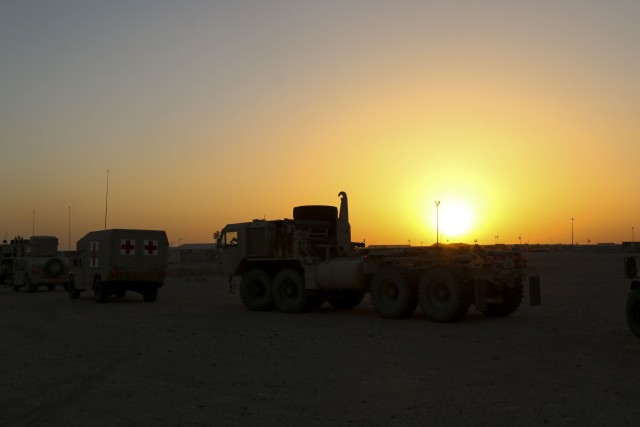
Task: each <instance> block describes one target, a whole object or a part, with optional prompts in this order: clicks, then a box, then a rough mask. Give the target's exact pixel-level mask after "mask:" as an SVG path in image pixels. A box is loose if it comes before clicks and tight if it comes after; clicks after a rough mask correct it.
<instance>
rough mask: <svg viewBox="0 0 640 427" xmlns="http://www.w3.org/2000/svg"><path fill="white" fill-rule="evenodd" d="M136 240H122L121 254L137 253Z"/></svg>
mask: <svg viewBox="0 0 640 427" xmlns="http://www.w3.org/2000/svg"><path fill="white" fill-rule="evenodd" d="M135 253H136V241H135V240H130V239H122V240H120V255H135Z"/></svg>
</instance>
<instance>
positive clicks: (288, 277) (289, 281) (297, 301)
mask: <svg viewBox="0 0 640 427" xmlns="http://www.w3.org/2000/svg"><path fill="white" fill-rule="evenodd" d="M273 300H274V301H275V303H276V307H278V309H279V310H281V311H284V312H285V313H300V312H302V311H304V310H305V309H306V308H307V295H306V291H305V288H304V278H303V277H302V274H300V273H298V272H297V271H295V270H292V269H290V268H287V269H284V270H282V271H281V272H280V273H278V274H277V275H276V277H275V279H273Z"/></svg>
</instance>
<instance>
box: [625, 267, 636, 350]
mask: <svg viewBox="0 0 640 427" xmlns="http://www.w3.org/2000/svg"><path fill="white" fill-rule="evenodd" d="M638 263H640V256H637V255H636V256H627V257H625V258H624V277H625V278H627V279H632V280H631V291H630V292H629V296H628V297H627V307H626V316H627V324H628V325H629V329H630V330H631V332H632V333H633V334H634V335H635V336H637V337H638V338H640V276H639V275H638Z"/></svg>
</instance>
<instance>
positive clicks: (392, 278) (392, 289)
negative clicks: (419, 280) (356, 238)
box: [371, 267, 418, 319]
mask: <svg viewBox="0 0 640 427" xmlns="http://www.w3.org/2000/svg"><path fill="white" fill-rule="evenodd" d="M371 301H372V302H373V307H374V308H375V309H376V312H378V314H379V315H380V316H382V317H385V318H389V319H401V318H403V317H407V316H411V315H412V314H413V312H414V311H415V309H416V306H417V305H418V301H417V297H416V287H415V286H414V284H413V283H410V282H409V281H408V280H407V278H406V277H405V276H404V275H403V274H402V272H401V271H400V270H398V269H396V268H392V267H382V268H381V269H380V270H379V271H378V272H377V273H376V274H375V275H374V276H373V280H372V282H371Z"/></svg>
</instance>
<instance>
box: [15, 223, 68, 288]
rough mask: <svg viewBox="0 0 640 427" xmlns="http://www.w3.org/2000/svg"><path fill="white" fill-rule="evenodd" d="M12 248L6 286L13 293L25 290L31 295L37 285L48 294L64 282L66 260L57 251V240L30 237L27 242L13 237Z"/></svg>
mask: <svg viewBox="0 0 640 427" xmlns="http://www.w3.org/2000/svg"><path fill="white" fill-rule="evenodd" d="M12 245H13V246H12V247H13V252H12V254H11V257H10V259H11V261H12V263H11V269H12V271H11V275H10V277H9V284H10V285H11V287H12V288H13V290H14V291H19V290H20V288H21V287H25V288H26V289H27V291H29V292H35V291H36V290H38V287H39V286H46V287H47V288H48V289H49V290H50V291H52V290H54V289H55V287H56V286H57V285H59V286H64V285H65V284H66V283H67V274H68V272H69V261H68V260H67V258H66V257H65V256H64V255H63V254H62V253H60V252H59V251H58V238H57V237H55V236H31V239H29V240H27V239H22V238H21V237H17V238H16V239H14V240H12Z"/></svg>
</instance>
